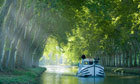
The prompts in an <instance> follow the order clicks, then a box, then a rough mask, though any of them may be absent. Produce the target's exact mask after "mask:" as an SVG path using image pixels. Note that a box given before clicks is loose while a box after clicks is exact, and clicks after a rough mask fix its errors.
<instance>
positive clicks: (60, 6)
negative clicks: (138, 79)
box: [0, 0, 140, 70]
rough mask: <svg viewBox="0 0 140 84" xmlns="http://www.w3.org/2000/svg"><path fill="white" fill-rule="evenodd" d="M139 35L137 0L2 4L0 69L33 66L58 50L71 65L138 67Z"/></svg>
mask: <svg viewBox="0 0 140 84" xmlns="http://www.w3.org/2000/svg"><path fill="white" fill-rule="evenodd" d="M139 31H140V3H139V0H0V70H3V69H4V68H9V69H15V68H24V67H25V68H26V67H37V66H38V65H39V59H40V58H41V57H42V55H43V53H44V52H46V55H48V54H49V53H50V51H49V49H50V50H54V49H53V48H52V47H56V46H58V47H59V51H57V52H56V50H54V51H52V52H53V53H55V54H56V53H57V54H61V55H62V54H63V55H64V56H66V57H65V58H66V59H67V60H68V62H69V63H71V64H73V63H75V62H77V61H78V60H79V57H80V56H81V55H82V54H85V55H87V56H88V57H89V58H90V57H92V58H93V57H100V59H101V60H102V61H101V62H102V64H103V65H104V66H127V67H128V66H130V67H134V66H140V55H139V53H140V38H138V37H139V36H140V32H139ZM52 43H53V44H52ZM46 44H47V45H46ZM55 44H56V45H55Z"/></svg>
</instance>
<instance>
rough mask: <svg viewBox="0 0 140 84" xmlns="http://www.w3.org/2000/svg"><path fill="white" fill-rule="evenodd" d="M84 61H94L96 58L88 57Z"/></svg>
mask: <svg viewBox="0 0 140 84" xmlns="http://www.w3.org/2000/svg"><path fill="white" fill-rule="evenodd" d="M84 61H94V59H91V58H87V59H84Z"/></svg>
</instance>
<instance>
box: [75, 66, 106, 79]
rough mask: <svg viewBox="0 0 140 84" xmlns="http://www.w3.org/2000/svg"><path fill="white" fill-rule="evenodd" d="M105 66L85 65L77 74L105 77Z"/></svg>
mask: <svg viewBox="0 0 140 84" xmlns="http://www.w3.org/2000/svg"><path fill="white" fill-rule="evenodd" d="M104 75H105V73H104V67H102V66H101V65H99V64H95V65H84V66H82V67H81V68H79V70H78V72H77V76H82V77H85V76H93V77H104Z"/></svg>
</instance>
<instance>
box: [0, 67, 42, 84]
mask: <svg viewBox="0 0 140 84" xmlns="http://www.w3.org/2000/svg"><path fill="white" fill-rule="evenodd" d="M44 70H45V68H30V69H26V70H24V69H16V70H14V71H12V72H9V74H2V75H1V76H0V83H2V84H27V83H30V84H37V83H38V82H37V81H36V78H37V76H39V75H40V74H41V73H42V72H43V71H44ZM5 73H6V72H5Z"/></svg>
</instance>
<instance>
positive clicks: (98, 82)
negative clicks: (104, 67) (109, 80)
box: [78, 77, 104, 84]
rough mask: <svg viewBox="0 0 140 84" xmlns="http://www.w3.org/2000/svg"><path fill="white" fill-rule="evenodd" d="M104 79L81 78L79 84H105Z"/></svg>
mask: <svg viewBox="0 0 140 84" xmlns="http://www.w3.org/2000/svg"><path fill="white" fill-rule="evenodd" d="M103 82H104V78H91V77H88V78H87V77H86V78H84V77H79V78H78V83H79V84H103Z"/></svg>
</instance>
